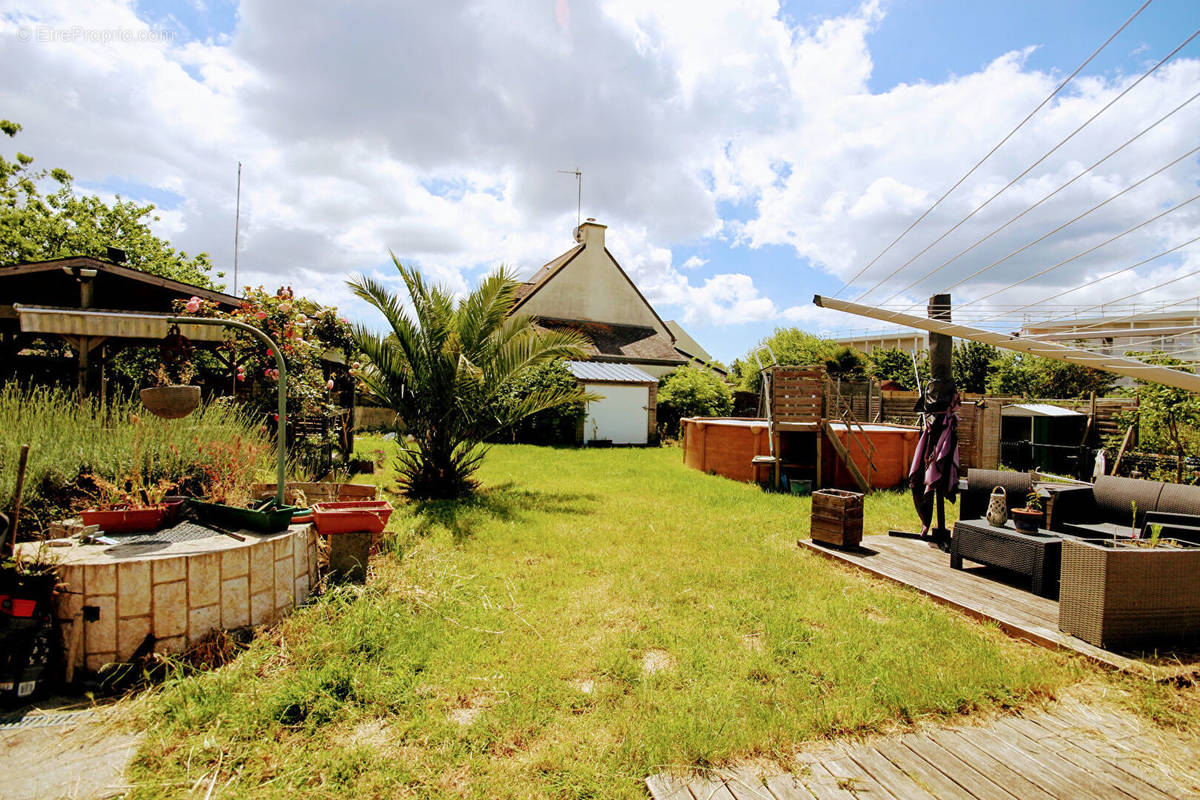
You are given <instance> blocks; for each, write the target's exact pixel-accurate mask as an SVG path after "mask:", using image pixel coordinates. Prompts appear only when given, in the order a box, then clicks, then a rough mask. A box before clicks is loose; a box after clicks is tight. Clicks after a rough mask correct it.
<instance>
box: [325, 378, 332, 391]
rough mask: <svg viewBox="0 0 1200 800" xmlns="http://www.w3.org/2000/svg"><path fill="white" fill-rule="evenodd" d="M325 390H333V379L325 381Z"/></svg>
mask: <svg viewBox="0 0 1200 800" xmlns="http://www.w3.org/2000/svg"><path fill="white" fill-rule="evenodd" d="M325 388H326V389H332V388H333V378H330V379H329V380H327V381H325Z"/></svg>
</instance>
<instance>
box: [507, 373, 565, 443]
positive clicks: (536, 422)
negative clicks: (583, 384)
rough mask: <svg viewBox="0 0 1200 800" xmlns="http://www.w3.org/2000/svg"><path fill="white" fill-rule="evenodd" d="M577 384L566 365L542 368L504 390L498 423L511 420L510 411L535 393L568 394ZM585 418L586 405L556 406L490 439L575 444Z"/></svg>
mask: <svg viewBox="0 0 1200 800" xmlns="http://www.w3.org/2000/svg"><path fill="white" fill-rule="evenodd" d="M577 384H578V382H577V381H576V380H575V376H574V375H572V374H571V371H570V370H568V369H567V367H566V364H564V363H563V362H561V361H555V362H551V363H549V364H542V365H539V366H537V367H534V368H533V369H531V370H529V371H528V372H526V373H524V374H522V375H521V376H520V377H519V378H517V379H516V380H514V381H512V382H510V384H509V385H508V386H507V387H505V390H504V391H503V392H502V393H501V395H500V398H499V400H498V403H499V405H501V406H502V408H500V409H498V410H497V411H498V413H496V415H495V416H496V417H497V418H498V419H506V418H509V417H511V414H510V413H508V411H509V410H510V409H512V408H515V407H517V406H518V405H520V403H521V402H522V401H524V400H525V398H527V397H529V396H530V395H532V394H534V393H536V392H545V391H568V390H570V389H573V388H574V387H575V386H576V385H577ZM586 415H587V407H586V406H585V405H584V404H583V403H569V404H567V405H563V406H555V407H553V408H548V409H546V410H545V411H539V412H538V413H536V414H532V415H530V416H528V417H524V418H522V419H519V420H517V421H516V423H514V424H513V425H511V426H509V427H508V428H506V429H503V430H501V431H499V432H498V433H497V434H496V435H495V436H493V437H491V438H492V440H493V441H504V442H516V443H519V444H543V445H547V444H574V443H575V441H576V439H577V433H576V432H577V431H578V429H579V425H580V423H582V422H583V419H584V417H585V416H586Z"/></svg>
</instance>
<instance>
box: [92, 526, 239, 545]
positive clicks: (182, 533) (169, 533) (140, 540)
mask: <svg viewBox="0 0 1200 800" xmlns="http://www.w3.org/2000/svg"><path fill="white" fill-rule="evenodd" d="M106 535H107V537H108V538H110V539H114V540H116V541H117V543H118V544H175V543H177V542H191V541H195V540H197V539H207V538H209V537H211V536H220V535H221V534H219V533H217V532H216V531H214V530H212V529H211V528H206V527H204V526H203V525H197V524H196V523H194V522H180V523H179V524H178V525H176V526H175V527H173V528H164V529H163V530H161V531H157V532H155V533H115V534H114V533H110V534H106Z"/></svg>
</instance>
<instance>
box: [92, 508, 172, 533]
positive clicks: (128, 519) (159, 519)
mask: <svg viewBox="0 0 1200 800" xmlns="http://www.w3.org/2000/svg"><path fill="white" fill-rule="evenodd" d="M165 515H166V509H165V508H163V507H162V506H154V507H152V508H136V509H120V510H116V511H95V510H91V511H81V512H80V514H79V516H80V517H82V518H83V524H84V525H99V526H100V530H102V531H104V532H105V533H142V532H145V531H155V530H158V529H159V528H161V527H162V524H163V518H164V516H165Z"/></svg>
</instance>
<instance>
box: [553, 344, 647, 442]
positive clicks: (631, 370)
mask: <svg viewBox="0 0 1200 800" xmlns="http://www.w3.org/2000/svg"><path fill="white" fill-rule="evenodd" d="M567 369H569V370H570V371H571V374H572V375H574V376H575V379H576V380H577V381H579V383H580V384H581V385H582V386H583V388H584V390H585V391H587V392H589V393H591V394H597V395H600V396H601V399H600V400H594V401H592V402H590V403H588V407H587V418H586V419H585V420H584V422H583V441H584V444H587V443H588V442H592V441H608V442H611V443H613V444H647V443H648V442H649V441H650V437H651V436H652V435H653V433H654V427H655V424H656V419H657V414H656V413H655V409H656V407H657V402H658V379H657V378H655V377H654V376H653V375H651V374H650V373H648V372H645V371H643V370H640V369H638V368H637V367H635V366H633V365H632V364H622V363H617V362H606V361H568V362H567Z"/></svg>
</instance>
